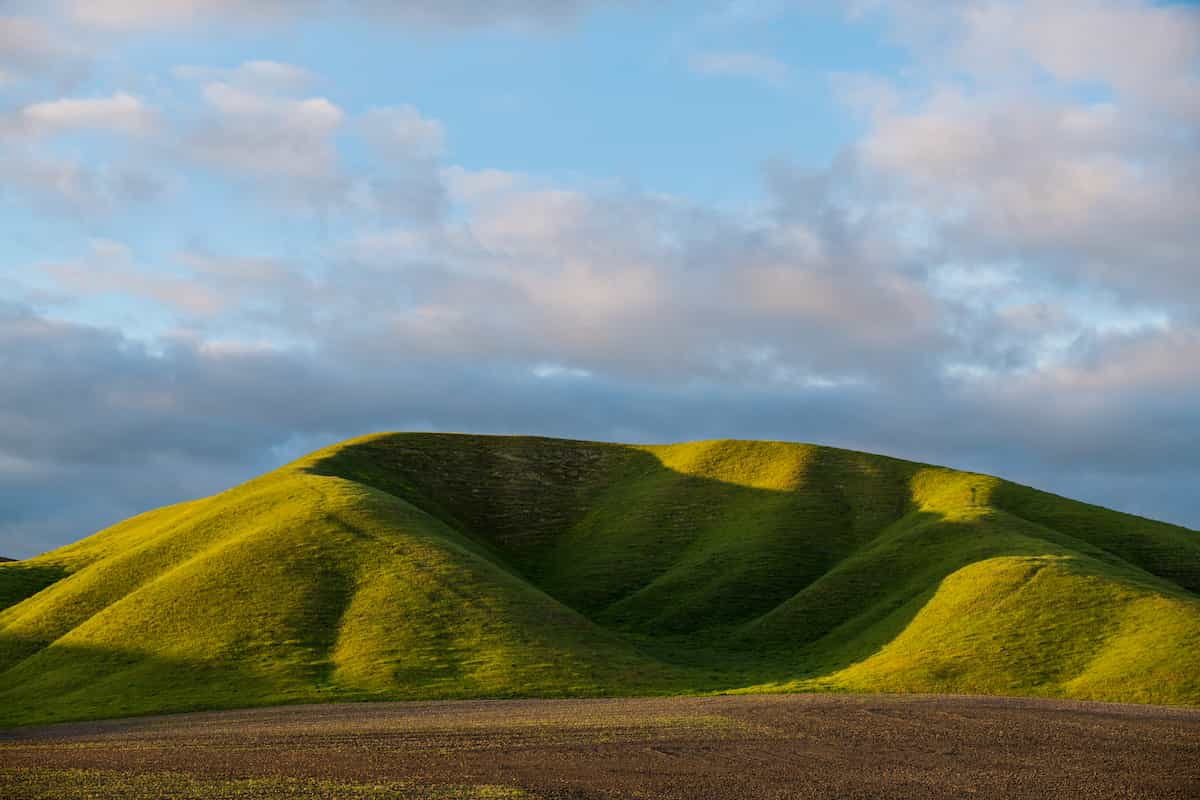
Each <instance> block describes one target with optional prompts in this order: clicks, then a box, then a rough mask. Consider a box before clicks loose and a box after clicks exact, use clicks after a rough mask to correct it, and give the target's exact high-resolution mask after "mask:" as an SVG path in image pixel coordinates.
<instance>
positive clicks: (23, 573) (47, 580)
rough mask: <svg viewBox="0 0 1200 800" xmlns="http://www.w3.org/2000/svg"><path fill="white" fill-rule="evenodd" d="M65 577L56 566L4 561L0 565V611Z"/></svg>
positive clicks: (65, 572) (62, 569)
mask: <svg viewBox="0 0 1200 800" xmlns="http://www.w3.org/2000/svg"><path fill="white" fill-rule="evenodd" d="M66 576H67V571H66V570H65V569H64V568H63V567H61V566H59V565H57V564H35V563H30V562H27V561H6V562H4V563H2V564H0V611H3V610H4V609H6V608H8V607H9V606H14V605H16V604H17V603H19V602H21V601H22V600H24V599H26V598H28V597H32V596H33V595H35V594H37V593H38V592H40V591H42V590H43V589H45V588H46V587H47V586H50V585H52V584H54V583H57V582H58V581H60V580H62V579H63V578H65V577H66Z"/></svg>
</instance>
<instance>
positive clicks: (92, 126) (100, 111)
mask: <svg viewBox="0 0 1200 800" xmlns="http://www.w3.org/2000/svg"><path fill="white" fill-rule="evenodd" d="M20 116H21V121H22V122H23V123H24V124H25V126H27V127H28V128H29V129H31V130H33V131H34V132H37V133H58V132H63V131H76V130H106V131H112V132H115V133H126V134H130V135H135V136H141V135H145V134H147V133H149V132H150V131H151V129H152V128H153V127H154V113H153V111H152V110H151V109H150V108H149V107H147V106H146V104H145V103H144V102H143V101H142V100H141V98H138V97H134V96H133V95H130V94H126V93H124V92H120V93H117V94H114V95H112V96H111V97H95V98H64V99H61V100H50V101H46V102H42V103H34V104H33V105H29V106H26V107H25V108H23V109H22V110H21V114H20Z"/></svg>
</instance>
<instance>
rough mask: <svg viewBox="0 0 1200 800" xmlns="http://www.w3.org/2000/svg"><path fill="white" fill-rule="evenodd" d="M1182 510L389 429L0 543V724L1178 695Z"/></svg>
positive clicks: (1194, 588) (887, 472)
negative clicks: (132, 509) (274, 709)
mask: <svg viewBox="0 0 1200 800" xmlns="http://www.w3.org/2000/svg"><path fill="white" fill-rule="evenodd" d="M1198 593H1200V534H1197V533H1195V532H1193V531H1189V530H1186V529H1183V528H1178V527H1174V526H1171V525H1166V524H1163V523H1158V522H1152V521H1149V520H1145V519H1141V518H1138V517H1133V516H1129V515H1124V514H1118V513H1116V512H1112V511H1107V510H1105V509H1101V508H1098V507H1095V506H1089V505H1086V504H1083V503H1077V502H1074V501H1070V500H1065V499H1063V498H1059V497H1055V496H1053V495H1048V494H1045V493H1042V492H1037V491H1035V490H1032V489H1028V488H1025V487H1021V486H1016V485H1014V484H1010V483H1007V482H1004V481H1000V480H997V479H995V478H990V477H987V476H983V475H975V474H968V473H962V472H955V471H952V470H946V469H940V468H936V467H929V466H925V465H920V464H914V463H911V462H904V461H898V460H895V459H889V458H884V457H880V456H872V455H866V454H862V453H854V452H849V451H843V450H835V449H832V448H823V447H814V446H809V445H798V444H786V443H775V442H732V441H717V442H698V443H692V444H683V445H669V446H653V447H640V446H637V447H635V446H624V445H612V444H598V443H589V442H573V441H560V440H552V439H538V438H513V437H480V436H453V435H434V434H389V435H381V436H373V437H367V438H364V439H358V440H354V441H351V442H347V443H344V444H341V445H338V446H335V447H332V448H329V449H326V450H323V451H320V452H318V453H315V454H313V455H312V456H309V457H307V458H304V459H301V460H300V461H297V462H296V463H293V464H291V465H288V466H286V467H284V468H282V469H280V470H277V471H275V472H272V473H270V474H268V475H264V476H262V477H260V478H257V479H255V480H253V481H250V482H249V483H246V484H243V485H242V486H239V487H236V488H234V489H231V490H229V491H227V492H224V493H222V494H220V495H217V496H215V497H212V498H208V499H205V500H198V501H194V502H191V503H184V504H181V505H177V506H172V507H168V508H163V509H159V510H157V511H152V512H150V513H148V514H143V515H141V516H139V517H135V518H133V519H131V520H128V521H126V522H124V523H121V524H120V525H117V526H114V527H112V528H109V529H108V530H105V531H102V532H100V533H98V534H96V535H94V536H92V537H90V538H88V539H85V540H83V541H81V542H78V543H76V544H74V545H70V546H68V547H64V548H62V549H59V550H56V551H54V552H51V553H48V554H46V555H43V556H40V557H38V558H34V559H29V560H26V561H19V562H12V563H5V564H0V724H21V723H32V722H42V721H52V720H66V719H84V718H96V717H109V716H119V715H127V714H139V713H151V712H159V711H176V710H186V709H201V708H222V707H235V706H251V705H266V704H279V703H293V702H318V701H325V700H335V699H337V700H354V699H417V698H449V697H500V696H516V695H533V696H580V695H605V694H624V695H633V694H651V693H691V692H713V691H806V690H851V691H901V692H910V691H920V692H954V693H994V694H1023V695H1044V696H1055V697H1077V698H1088V699H1100V700H1121V701H1135V702H1156V703H1182V704H1200V594H1198Z"/></svg>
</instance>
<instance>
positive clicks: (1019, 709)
mask: <svg viewBox="0 0 1200 800" xmlns="http://www.w3.org/2000/svg"><path fill="white" fill-rule="evenodd" d="M81 770H82V772H80V771H81ZM68 771H70V772H68ZM180 776H183V777H182V778H181V777H180ZM118 778H119V780H118ZM184 779H186V783H187V786H188V787H191V788H189V789H188V791H189V792H190V793H189V794H187V795H186V796H188V797H227V796H238V797H241V796H248V795H244V794H242V793H241V789H237V790H236V791H235V789H236V787H242V789H244V788H245V787H246V786H250V787H257V789H255V790H254V792H253V795H254V796H258V797H273V796H280V797H282V796H287V797H297V796H302V795H303V791H304V789H303V787H304V786H313V787H322V788H321V791H320V792H316V791H315V790H314V796H315V795H316V794H320V796H326V792H332V794H329V795H328V796H339V794H338V789H337V787H339V786H344V787H346V791H345V793H344V796H353V797H357V796H360V795H359V794H355V793H354V792H356V791H365V790H364V789H361V788H359V789H353V787H366V786H376V787H379V791H381V792H382V791H383V788H382V787H383V786H384V785H385V784H388V783H394V784H395V785H396V786H403V787H407V788H406V789H405V792H406V793H404V794H396V795H395V796H403V797H410V796H413V797H416V796H431V797H444V796H447V795H446V792H447V789H448V787H501V789H496V790H493V789H488V790H486V791H487V792H491V791H502V790H503V789H512V790H522V791H523V792H527V793H528V794H529V795H532V796H534V797H542V798H547V799H551V798H631V797H642V798H711V799H712V800H721V799H722V798H763V799H765V798H920V799H921V800H927V799H928V798H950V797H954V798H960V797H964V796H970V797H978V798H1005V799H1006V800H1011V799H1013V798H1039V800H1040V798H1046V797H1063V798H1067V797H1069V798H1084V797H1096V798H1179V800H1193V798H1196V797H1200V711H1197V710H1189V709H1173V708H1161V707H1152V706H1129V705H1112V704H1099V703H1079V702H1064V701H1047V700H1029V699H1005V698H977V697H941V696H915V695H914V696H843V695H835V696H828V695H793V696H784V695H767V696H763V695H758V696H727V697H688V698H654V699H603V700H512V701H508V700H504V701H465V702H436V703H363V704H340V705H317V706H292V707H286V708H272V709H256V710H247V711H229V712H215V713H200V714H182V715H174V716H166V717H152V718H142V719H131V720H118V721H108V722H94V723H76V724H68V725H55V726H47V727H41V728H24V729H15V730H7V731H0V796H2V797H5V798H13V800H16V799H17V798H23V797H31V798H32V797H67V796H71V795H70V794H69V790H70V785H71V784H77V785H79V786H81V787H82V786H84V784H87V785H88V786H89V788H88V789H87V791H97V792H104V795H103V796H106V797H112V798H119V797H122V796H130V797H133V796H139V797H140V796H142V795H139V794H137V791H138V790H136V789H134V788H130V787H136V786H143V785H158V784H155V783H154V781H160V782H163V783H162V785H164V786H166V785H173V784H171V781H180V780H184ZM56 782H57V783H56ZM206 787H207V788H206ZM273 787H274V788H273ZM280 787H282V788H280ZM330 787H332V788H330ZM413 787H416V788H415V789H414V788H413ZM352 789H353V791H352ZM81 791H82V790H81ZM298 792H299V793H298ZM422 792H426V793H427V795H422V794H421V793H422ZM80 796H86V795H82V794H81V795H80ZM92 796H97V795H92ZM361 796H367V795H361ZM370 796H375V795H370ZM381 796H382V795H381ZM480 796H493V795H490V794H486V793H485V795H480ZM494 796H500V795H494Z"/></svg>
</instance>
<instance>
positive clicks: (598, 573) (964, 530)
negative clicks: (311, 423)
mask: <svg viewBox="0 0 1200 800" xmlns="http://www.w3.org/2000/svg"><path fill="white" fill-rule="evenodd" d="M812 452H813V457H812V458H811V459H810V460H809V461H808V462H806V463H805V464H804V465H803V468H804V470H805V472H804V474H803V475H802V480H801V486H802V487H803V488H802V489H801V490H798V491H779V490H774V489H764V488H757V487H752V486H747V485H743V484H740V483H730V482H726V481H721V480H716V479H713V478H709V477H704V476H700V475H694V474H688V473H684V472H679V471H677V470H674V469H672V468H671V467H669V466H667V465H665V464H664V463H663V462H662V461H661V460H660V459H659V458H658V457H657V456H656V455H655V454H653V453H650V452H647V451H645V450H642V449H639V448H636V447H630V446H624V445H613V444H602V443H591V442H563V441H560V440H553V439H542V438H534V437H485V436H440V435H436V434H395V435H385V436H381V437H375V438H372V439H369V440H364V441H361V442H358V443H355V444H353V445H350V446H348V447H346V448H343V449H342V450H339V451H337V452H335V453H333V454H331V455H330V456H328V457H326V458H323V459H321V460H320V461H318V462H316V463H314V464H312V465H311V466H310V467H309V468H308V470H309V471H310V472H311V473H313V474H318V475H326V476H333V477H341V478H347V479H351V480H354V481H358V482H360V483H363V484H366V485H368V486H371V487H373V488H375V489H378V490H381V491H384V492H387V493H389V494H391V495H393V496H396V497H398V498H400V499H402V500H404V501H407V502H408V503H411V504H412V505H414V506H416V507H418V508H420V509H421V510H423V511H425V512H426V513H428V514H430V515H432V516H435V517H438V518H439V519H441V520H442V521H443V522H445V523H447V524H449V525H450V526H451V527H453V528H455V529H457V530H458V531H459V532H461V533H462V534H463V535H465V536H467V537H470V538H472V539H474V540H477V541H480V542H482V543H484V544H486V545H488V546H489V547H490V548H492V549H493V550H494V551H496V552H498V553H499V554H500V557H501V558H503V559H505V560H506V561H507V562H508V565H509V566H511V567H512V568H513V570H514V571H515V572H517V573H518V574H520V575H522V576H523V577H524V578H525V579H526V580H528V581H529V582H531V583H532V584H534V585H535V586H537V587H538V588H540V589H542V590H543V591H545V592H546V593H548V594H550V595H551V596H552V597H554V598H555V599H557V600H559V601H560V602H562V603H564V604H565V605H567V606H569V607H570V608H572V609H574V610H576V611H578V612H580V613H582V614H583V615H584V616H586V617H587V618H589V619H591V620H592V621H593V622H594V623H596V624H597V625H599V626H601V627H603V628H606V629H609V630H612V631H615V632H618V633H621V634H623V635H624V637H625V638H628V639H629V640H630V641H631V642H632V643H634V644H635V645H636V646H637V647H639V649H641V650H642V651H643V652H645V653H646V654H647V655H650V656H652V657H654V658H655V659H657V660H659V661H661V662H664V663H666V664H669V665H672V666H676V667H686V668H691V669H693V670H694V671H695V672H696V681H697V682H698V684H701V685H696V686H694V687H693V688H695V689H697V690H701V691H710V690H719V689H722V688H732V684H735V683H744V684H752V683H773V682H787V681H792V680H797V679H809V678H816V677H819V676H821V675H825V674H829V673H832V672H837V671H839V670H841V669H843V668H845V667H848V666H850V665H851V664H853V663H856V662H858V661H861V660H863V659H865V658H869V657H870V656H871V655H873V654H874V653H876V652H878V651H879V649H881V648H882V647H884V646H885V645H886V644H887V643H888V642H890V641H891V640H893V639H894V638H895V637H896V636H899V635H900V634H901V633H902V632H903V631H904V630H905V629H906V628H907V627H908V625H909V623H911V621H912V620H913V618H914V617H915V616H916V615H917V614H918V613H919V612H920V610H921V608H922V607H923V606H924V605H925V604H926V603H927V602H928V600H929V599H930V598H932V597H933V595H934V594H935V593H936V591H937V588H938V586H939V584H940V583H941V581H942V580H943V579H945V578H946V577H947V576H948V575H950V574H952V573H953V572H955V571H957V570H958V569H961V568H962V567H965V566H967V565H969V564H970V563H973V562H974V561H977V560H980V559H982V558H988V557H993V556H996V555H1003V554H1005V553H1006V552H1008V549H1007V548H1005V547H1004V546H1002V545H1001V544H1000V543H999V542H997V545H996V546H987V544H986V538H980V536H979V533H980V531H981V530H982V528H980V527H979V525H980V523H979V522H978V521H976V522H974V523H971V522H960V521H955V522H953V523H948V522H946V521H945V519H944V517H943V515H941V514H939V513H935V512H929V511H917V510H915V502H914V498H913V495H912V489H911V486H910V484H909V481H910V479H911V478H912V476H913V475H914V474H915V473H916V472H917V471H918V470H920V469H922V468H924V467H925V466H926V465H922V464H916V463H912V462H903V461H898V460H894V459H887V458H883V457H875V456H864V455H863V454H859V453H852V452H849V451H840V450H835V449H831V448H819V449H815V450H814V451H812ZM887 537H897V538H898V539H900V540H902V541H907V540H908V539H911V540H913V541H912V542H908V543H909V544H916V542H917V540H922V545H923V544H924V542H925V541H926V540H929V541H936V542H937V544H938V546H939V547H943V548H944V549H945V550H946V552H944V553H942V554H941V557H940V559H939V560H937V561H933V562H931V563H928V564H919V563H918V564H917V565H915V566H914V564H913V562H912V559H911V558H906V557H902V556H904V555H905V554H904V553H903V552H901V551H900V550H898V549H897V547H898V546H897V547H892V548H890V549H889V547H888V546H886V542H885V543H883V544H881V542H882V541H883V539H884V538H887ZM955 539H964V540H965V541H971V542H972V544H971V545H970V546H966V547H961V548H959V547H958V545H957V544H956V543H955V541H954V540H955ZM714 543H715V544H714ZM981 543H982V546H980V545H981ZM856 559H858V560H859V562H861V563H856V562H855V560H856ZM681 565H683V566H682V567H681ZM905 570H908V571H909V572H910V573H912V574H906V573H905ZM596 587H599V588H596ZM806 590H808V591H807V592H806Z"/></svg>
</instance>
